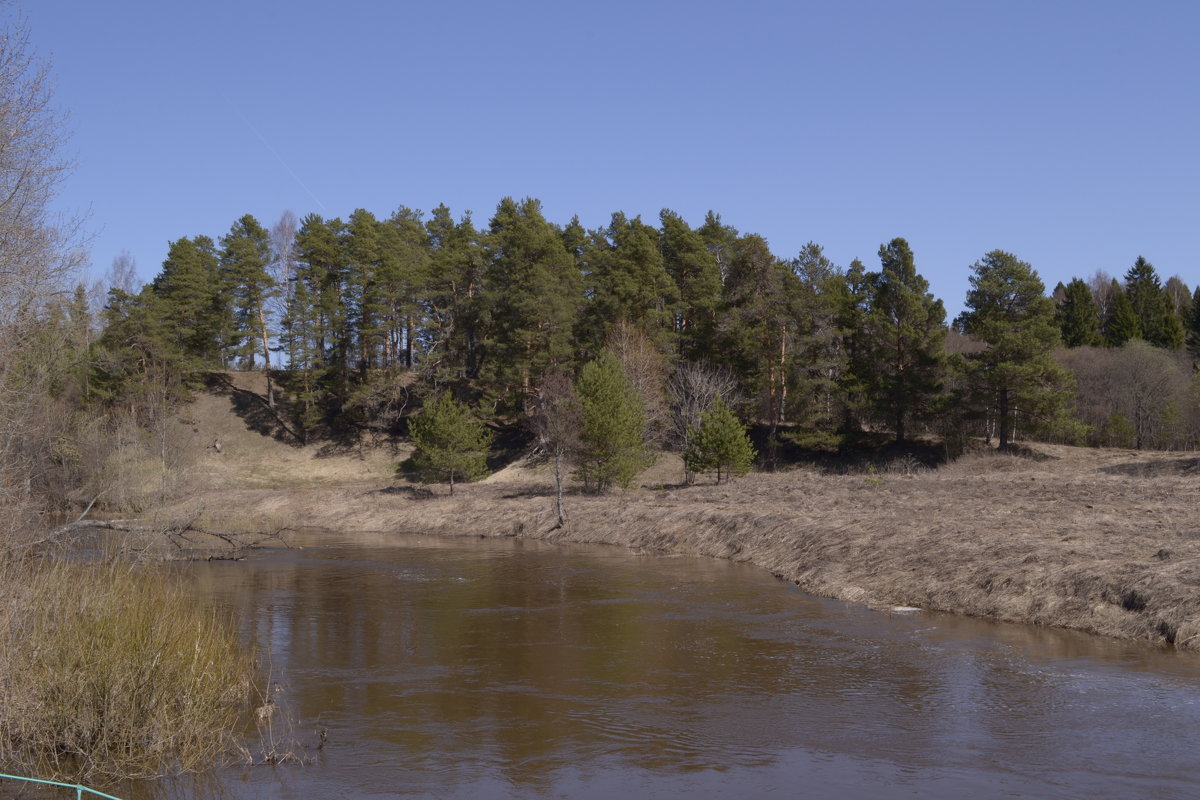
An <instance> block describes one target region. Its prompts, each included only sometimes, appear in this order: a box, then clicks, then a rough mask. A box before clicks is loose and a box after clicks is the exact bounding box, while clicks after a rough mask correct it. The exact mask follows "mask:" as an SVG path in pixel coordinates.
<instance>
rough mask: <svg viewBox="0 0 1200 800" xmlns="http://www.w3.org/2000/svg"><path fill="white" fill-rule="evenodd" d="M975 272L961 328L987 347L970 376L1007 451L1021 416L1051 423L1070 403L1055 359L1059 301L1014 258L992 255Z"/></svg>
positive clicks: (972, 359) (974, 358)
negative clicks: (993, 411) (1056, 304)
mask: <svg viewBox="0 0 1200 800" xmlns="http://www.w3.org/2000/svg"><path fill="white" fill-rule="evenodd" d="M972 269H973V270H974V274H973V275H972V276H971V278H970V282H971V289H970V290H969V291H968V292H967V304H966V305H967V310H966V311H965V312H963V314H962V316H961V317H959V319H958V323H959V325H960V326H961V327H962V329H963V331H964V332H965V333H967V334H969V335H971V336H972V337H974V338H975V339H977V340H979V341H980V342H983V343H984V344H985V345H986V347H985V348H984V349H983V350H981V351H979V352H976V353H971V354H969V355H968V356H967V361H968V365H969V367H968V369H969V375H970V378H971V379H972V380H973V382H974V384H975V386H976V387H977V389H978V390H979V391H980V393H981V394H982V397H983V402H984V403H985V407H988V408H990V407H993V405H994V408H995V409H996V413H997V417H998V427H999V434H1000V436H999V438H1000V449H1001V450H1007V449H1008V448H1009V444H1010V441H1011V435H1012V428H1013V418H1014V415H1015V413H1016V412H1018V411H1020V412H1022V413H1024V414H1027V415H1029V416H1031V417H1039V416H1041V417H1052V416H1053V415H1054V413H1055V412H1056V410H1057V408H1058V407H1059V406H1061V405H1062V404H1063V403H1064V402H1065V393H1064V390H1065V386H1066V374H1065V373H1064V372H1063V371H1062V369H1061V368H1060V367H1059V366H1058V365H1057V364H1055V362H1054V360H1053V359H1052V358H1051V357H1050V353H1051V351H1052V350H1053V349H1054V347H1055V345H1057V344H1058V341H1059V334H1058V327H1057V326H1056V325H1055V321H1054V301H1053V300H1051V299H1050V298H1049V297H1046V296H1045V295H1044V292H1045V290H1046V287H1045V285H1044V284H1043V283H1042V281H1041V279H1040V278H1039V277H1038V274H1037V272H1036V271H1035V270H1034V269H1033V267H1031V266H1030V265H1029V264H1028V263H1026V262H1024V261H1020V260H1018V259H1017V257H1016V256H1014V255H1012V254H1011V253H1006V252H1004V251H1003V250H993V251H991V252H990V253H988V254H986V255H985V256H984V257H983V259H981V260H980V261H977V262H975V264H974V265H973V266H972ZM1085 289H1086V287H1085Z"/></svg>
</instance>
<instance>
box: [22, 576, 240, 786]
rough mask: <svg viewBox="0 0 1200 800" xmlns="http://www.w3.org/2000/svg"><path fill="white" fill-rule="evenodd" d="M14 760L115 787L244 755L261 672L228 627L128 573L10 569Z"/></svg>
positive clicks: (174, 589) (173, 591) (181, 594)
mask: <svg viewBox="0 0 1200 800" xmlns="http://www.w3.org/2000/svg"><path fill="white" fill-rule="evenodd" d="M0 587H3V589H0V675H4V676H5V679H4V681H2V682H0V709H3V713H0V761H2V762H3V763H5V764H7V765H10V768H11V769H19V770H20V771H24V772H26V773H29V774H34V775H40V776H42V777H46V778H49V777H55V778H59V779H66V778H69V779H72V780H89V781H91V780H97V779H107V780H113V779H118V778H130V777H153V776H159V775H163V774H175V773H182V772H194V771H199V770H204V769H207V768H209V767H210V766H211V765H212V764H213V763H214V762H215V761H217V760H218V759H219V758H220V757H221V756H223V755H224V754H226V753H229V752H232V750H233V748H234V745H235V742H234V740H233V732H234V731H235V730H237V728H238V722H239V720H240V719H241V718H242V717H243V715H244V714H245V713H246V709H247V707H248V704H249V700H250V697H251V692H252V687H253V683H252V679H253V676H254V667H253V663H252V661H251V660H250V658H249V657H248V656H246V655H245V654H244V652H243V650H242V647H241V644H240V643H239V641H238V639H237V636H236V634H235V632H234V630H233V627H232V626H231V625H229V624H227V620H224V619H222V618H220V617H219V616H218V615H216V614H214V613H213V612H211V611H208V610H206V609H203V608H199V607H197V606H196V605H195V603H194V601H193V600H192V599H191V598H190V597H189V596H188V592H186V591H185V590H184V589H183V587H180V586H178V585H175V584H173V583H172V582H171V581H170V580H168V578H167V577H166V576H164V575H162V574H161V573H148V572H147V570H145V569H135V568H133V567H130V566H128V564H127V563H125V562H112V563H105V564H78V563H65V562H57V563H47V562H41V561H17V560H10V561H7V562H4V563H3V564H2V565H0Z"/></svg>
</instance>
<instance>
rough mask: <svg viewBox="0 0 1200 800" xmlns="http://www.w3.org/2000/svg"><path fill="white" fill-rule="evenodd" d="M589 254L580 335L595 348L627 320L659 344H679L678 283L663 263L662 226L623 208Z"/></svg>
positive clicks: (666, 347)
mask: <svg viewBox="0 0 1200 800" xmlns="http://www.w3.org/2000/svg"><path fill="white" fill-rule="evenodd" d="M584 254H585V256H584V257H585V269H586V270H587V295H588V297H589V298H590V300H589V302H588V305H587V309H586V311H585V313H584V315H583V318H582V319H581V320H580V327H579V335H577V338H578V339H579V340H580V341H581V342H583V343H585V345H590V349H591V350H592V351H593V352H594V351H595V350H597V349H598V348H599V347H600V345H601V343H603V342H604V341H605V340H606V339H607V338H608V334H609V331H610V330H611V329H612V327H613V326H614V325H616V324H617V323H619V322H622V321H623V322H627V323H629V324H631V325H633V326H634V327H636V328H637V329H638V330H641V331H642V332H643V333H645V334H646V335H647V336H649V337H650V338H651V340H653V341H654V343H655V344H656V345H658V346H659V348H660V349H663V350H669V349H674V343H673V342H672V341H671V340H672V339H673V336H674V329H675V315H676V312H677V311H678V307H679V288H678V287H677V286H676V285H675V282H674V281H673V280H672V279H671V276H670V275H669V274H668V273H667V271H666V269H664V267H663V257H662V252H661V251H660V249H659V234H658V231H656V230H655V229H654V228H652V227H650V226H649V225H646V224H645V223H643V222H642V220H641V217H634V218H633V219H628V218H627V217H626V216H625V215H624V214H622V213H621V212H619V211H618V212H617V213H615V214H613V215H612V220H611V221H610V223H609V225H608V227H607V228H606V229H604V230H602V231H596V232H595V233H594V234H593V235H592V241H591V243H590V245H589V246H588V247H586V248H585V250H584Z"/></svg>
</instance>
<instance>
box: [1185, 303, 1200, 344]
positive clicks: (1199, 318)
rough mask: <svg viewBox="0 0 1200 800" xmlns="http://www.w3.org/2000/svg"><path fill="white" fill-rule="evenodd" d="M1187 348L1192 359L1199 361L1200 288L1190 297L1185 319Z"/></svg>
mask: <svg viewBox="0 0 1200 800" xmlns="http://www.w3.org/2000/svg"><path fill="white" fill-rule="evenodd" d="M1187 348H1188V352H1189V353H1191V354H1192V358H1193V359H1198V360H1200V286H1197V287H1196V292H1195V294H1193V295H1192V306H1191V313H1190V314H1189V315H1188V319H1187Z"/></svg>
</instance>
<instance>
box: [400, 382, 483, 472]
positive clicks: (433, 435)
mask: <svg viewBox="0 0 1200 800" xmlns="http://www.w3.org/2000/svg"><path fill="white" fill-rule="evenodd" d="M409 437H410V438H411V439H412V443H413V446H414V447H415V448H416V451H415V452H414V453H413V463H414V465H415V466H416V468H417V472H418V474H419V475H420V476H421V480H422V482H425V483H433V482H440V481H449V483H450V494H454V481H455V480H456V479H457V480H474V479H475V478H481V477H483V476H484V475H486V474H487V454H488V448H490V447H491V444H492V433H491V431H489V430H488V429H487V428H486V427H485V426H484V424H483V423H482V422H480V421H479V420H478V419H476V418H475V417H474V416H473V415H472V414H471V410H470V409H469V408H467V406H465V405H464V404H462V403H460V402H458V401H457V400H455V399H454V398H453V397H451V396H450V395H449V393H444V394H441V395H439V396H438V397H436V398H434V400H433V401H432V402H430V403H427V404H426V405H425V407H424V408H423V409H421V413H419V414H417V415H416V416H414V417H413V418H412V420H411V422H410V423H409Z"/></svg>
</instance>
